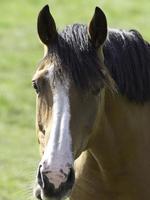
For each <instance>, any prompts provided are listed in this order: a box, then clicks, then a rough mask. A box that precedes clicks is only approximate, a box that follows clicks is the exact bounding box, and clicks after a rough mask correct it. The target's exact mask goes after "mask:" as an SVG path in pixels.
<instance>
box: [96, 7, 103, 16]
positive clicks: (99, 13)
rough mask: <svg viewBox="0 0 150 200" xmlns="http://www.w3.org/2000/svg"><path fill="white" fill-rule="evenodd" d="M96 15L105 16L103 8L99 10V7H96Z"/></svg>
mask: <svg viewBox="0 0 150 200" xmlns="http://www.w3.org/2000/svg"><path fill="white" fill-rule="evenodd" d="M95 14H97V15H102V14H103V15H104V12H103V10H102V9H101V8H99V7H98V6H96V8H95Z"/></svg>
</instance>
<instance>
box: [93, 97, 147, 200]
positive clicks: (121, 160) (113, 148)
mask: <svg viewBox="0 0 150 200" xmlns="http://www.w3.org/2000/svg"><path fill="white" fill-rule="evenodd" d="M149 118H150V105H149V103H145V104H144V105H137V104H135V103H131V102H129V101H128V100H127V99H125V98H124V97H121V96H114V97H113V96H111V95H110V93H108V94H107V93H106V96H105V110H104V112H103V117H102V118H101V119H100V122H99V129H97V131H96V134H95V135H94V138H93V141H92V143H91V144H90V145H91V146H90V148H91V152H92V154H93V155H94V156H95V158H96V160H97V163H98V164H99V166H100V168H101V169H100V168H99V170H100V171H101V172H103V177H105V180H104V181H105V182H103V184H105V190H106V191H108V193H109V194H110V196H109V197H110V198H106V199H108V200H109V199H112V196H115V199H118V196H120V197H119V199H121V200H122V199H132V200H135V199H136V200H138V199H142V198H143V199H145V200H148V199H149V197H150V192H149V189H148V188H147V185H149V184H150V170H149V167H150V159H149V152H150V145H149V143H150V134H149V130H150V123H149Z"/></svg>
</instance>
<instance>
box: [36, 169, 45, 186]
mask: <svg viewBox="0 0 150 200" xmlns="http://www.w3.org/2000/svg"><path fill="white" fill-rule="evenodd" d="M41 167H42V166H41V165H40V166H39V171H38V175H37V181H38V184H39V185H40V186H41V187H42V188H44V180H43V174H42V173H41V170H40V169H41Z"/></svg>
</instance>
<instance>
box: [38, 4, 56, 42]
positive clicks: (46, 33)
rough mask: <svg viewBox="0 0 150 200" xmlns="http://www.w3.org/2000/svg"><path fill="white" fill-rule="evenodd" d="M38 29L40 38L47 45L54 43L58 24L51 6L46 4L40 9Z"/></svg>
mask: <svg viewBox="0 0 150 200" xmlns="http://www.w3.org/2000/svg"><path fill="white" fill-rule="evenodd" d="M37 31H38V35H39V37H40V40H41V41H42V42H43V43H44V44H45V45H47V46H48V45H50V44H51V43H53V41H54V39H55V37H56V35H57V30H56V24H55V21H54V19H53V17H52V15H51V13H50V11H49V6H48V5H46V6H44V7H43V9H42V10H41V11H40V13H39V16H38V19H37Z"/></svg>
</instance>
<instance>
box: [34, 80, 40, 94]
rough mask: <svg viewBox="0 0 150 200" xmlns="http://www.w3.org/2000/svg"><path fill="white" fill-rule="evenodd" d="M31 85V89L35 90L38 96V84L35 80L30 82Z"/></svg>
mask: <svg viewBox="0 0 150 200" xmlns="http://www.w3.org/2000/svg"><path fill="white" fill-rule="evenodd" d="M32 85H33V88H34V89H35V91H36V93H37V94H38V93H39V87H38V84H37V82H36V81H35V80H34V81H32Z"/></svg>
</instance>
